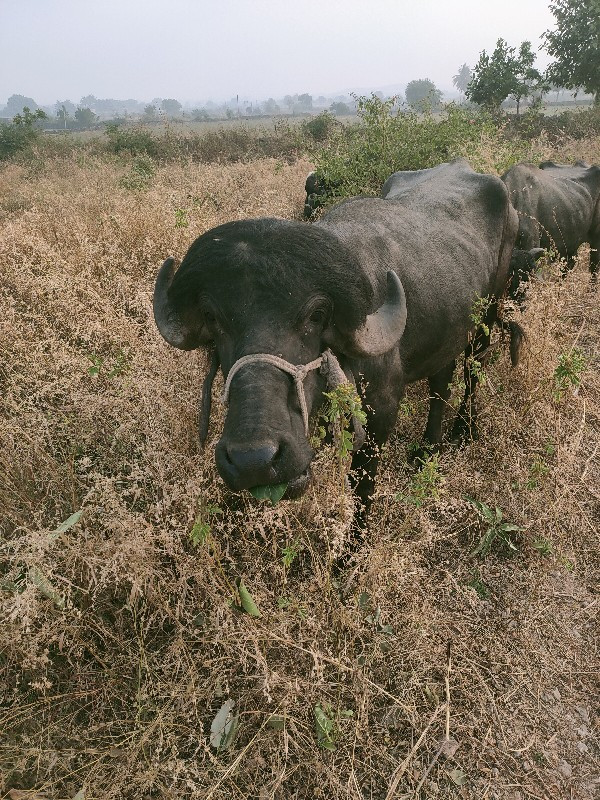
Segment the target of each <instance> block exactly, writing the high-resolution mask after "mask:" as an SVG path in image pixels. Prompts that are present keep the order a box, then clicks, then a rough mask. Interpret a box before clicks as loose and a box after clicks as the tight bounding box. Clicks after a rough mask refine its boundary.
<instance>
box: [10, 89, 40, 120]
mask: <svg viewBox="0 0 600 800" xmlns="http://www.w3.org/2000/svg"><path fill="white" fill-rule="evenodd" d="M25 107H27V108H29V109H33V110H34V111H35V110H36V109H37V108H38V104H37V103H36V102H35V100H34V99H33V97H25V95H22V94H11V96H10V97H9V98H8V100H7V101H6V108H5V109H4V113H5V115H6V116H7V117H14V116H15V114H20V113H21V111H22V110H23V109H24V108H25Z"/></svg>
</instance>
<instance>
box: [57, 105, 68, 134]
mask: <svg viewBox="0 0 600 800" xmlns="http://www.w3.org/2000/svg"><path fill="white" fill-rule="evenodd" d="M70 116H71V115H70V113H69V109H68V108H67V106H66V104H65V103H63V104H62V105H60V106H58V108H57V109H56V117H57V119H59V120H60V121H61V122H62V123H63V125H64V128H65V130H66V129H67V123H68V121H69V118H70Z"/></svg>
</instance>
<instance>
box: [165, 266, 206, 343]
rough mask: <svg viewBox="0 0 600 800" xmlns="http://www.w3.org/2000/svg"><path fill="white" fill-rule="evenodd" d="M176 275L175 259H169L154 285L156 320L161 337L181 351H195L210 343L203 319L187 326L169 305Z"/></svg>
mask: <svg viewBox="0 0 600 800" xmlns="http://www.w3.org/2000/svg"><path fill="white" fill-rule="evenodd" d="M174 273H175V259H173V258H167V260H166V261H165V263H164V264H163V265H162V267H161V268H160V270H159V271H158V275H157V276H156V283H155V285H154V299H153V303H152V304H153V308H154V319H155V321H156V326H157V328H158V330H159V331H160V334H161V336H162V337H163V339H165V340H166V341H167V342H168V343H169V344H171V345H173V347H178V348H179V349H180V350H194V349H195V348H196V347H199V346H200V345H201V344H206V343H207V342H208V341H209V337H208V336H207V333H206V331H205V330H204V329H203V324H202V319H201V317H198V321H197V324H195V325H187V324H186V323H185V322H184V320H183V319H182V318H181V316H180V315H179V314H178V313H177V312H176V311H175V310H174V309H173V308H171V305H170V303H169V295H168V292H169V286H170V285H171V281H172V280H173V275H174Z"/></svg>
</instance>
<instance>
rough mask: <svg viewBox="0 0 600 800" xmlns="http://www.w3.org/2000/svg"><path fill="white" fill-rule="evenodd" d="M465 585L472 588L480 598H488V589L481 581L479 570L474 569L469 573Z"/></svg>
mask: <svg viewBox="0 0 600 800" xmlns="http://www.w3.org/2000/svg"><path fill="white" fill-rule="evenodd" d="M466 585H467V586H468V587H469V589H473V591H474V592H476V594H477V597H479V599H480V600H487V599H488V598H489V596H490V589H489V587H488V586H487V584H485V583H484V582H483V580H482V578H481V573H480V572H479V570H474V571H473V572H472V573H471V576H470V578H469V580H468V581H467V584H466Z"/></svg>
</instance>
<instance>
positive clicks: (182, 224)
mask: <svg viewBox="0 0 600 800" xmlns="http://www.w3.org/2000/svg"><path fill="white" fill-rule="evenodd" d="M187 215H188V211H187V208H176V209H175V227H176V228H187V227H188V225H189V224H190V223H189V221H188V218H187Z"/></svg>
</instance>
